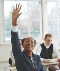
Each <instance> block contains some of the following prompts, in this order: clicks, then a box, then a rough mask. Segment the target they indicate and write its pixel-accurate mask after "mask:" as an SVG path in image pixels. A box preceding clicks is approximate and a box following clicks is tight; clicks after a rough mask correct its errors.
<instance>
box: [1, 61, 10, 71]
mask: <svg viewBox="0 0 60 71" xmlns="http://www.w3.org/2000/svg"><path fill="white" fill-rule="evenodd" d="M7 65H8V62H0V71H5V70H4V67H5V66H7ZM7 71H9V70H7Z"/></svg>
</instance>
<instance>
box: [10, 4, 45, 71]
mask: <svg viewBox="0 0 60 71" xmlns="http://www.w3.org/2000/svg"><path fill="white" fill-rule="evenodd" d="M20 10H21V5H20V4H16V9H14V10H13V12H12V31H11V43H12V52H13V55H14V58H15V64H16V68H17V71H44V70H43V66H42V63H41V60H40V56H38V55H35V54H33V52H32V51H33V49H34V47H35V43H34V39H33V38H32V37H27V38H26V39H25V41H24V44H23V48H24V51H23V52H22V51H21V49H20V43H19V37H18V29H17V28H18V24H17V19H18V17H19V16H20V15H21V13H20ZM13 28H14V29H15V30H14V29H13Z"/></svg>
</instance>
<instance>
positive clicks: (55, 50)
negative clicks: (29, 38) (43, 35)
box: [35, 43, 60, 59]
mask: <svg viewBox="0 0 60 71" xmlns="http://www.w3.org/2000/svg"><path fill="white" fill-rule="evenodd" d="M44 45H45V47H46V48H49V46H47V45H46V44H45V43H44ZM41 50H42V48H41V45H39V46H38V47H37V49H36V52H35V54H37V55H40V53H41ZM53 53H54V54H55V55H56V56H57V58H58V59H59V58H60V52H59V50H58V49H57V47H56V46H55V45H54V44H53Z"/></svg>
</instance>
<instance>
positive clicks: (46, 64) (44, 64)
mask: <svg viewBox="0 0 60 71" xmlns="http://www.w3.org/2000/svg"><path fill="white" fill-rule="evenodd" d="M42 65H43V66H44V70H45V71H49V70H48V68H49V66H50V65H53V66H54V65H59V62H50V63H42Z"/></svg>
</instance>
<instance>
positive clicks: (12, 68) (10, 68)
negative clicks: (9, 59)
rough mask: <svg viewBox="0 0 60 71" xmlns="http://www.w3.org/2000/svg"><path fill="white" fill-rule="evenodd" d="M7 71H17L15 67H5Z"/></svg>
mask: <svg viewBox="0 0 60 71" xmlns="http://www.w3.org/2000/svg"><path fill="white" fill-rule="evenodd" d="M6 69H9V70H10V71H12V70H15V71H17V70H16V67H15V66H14V67H10V66H5V67H4V70H5V71H6Z"/></svg>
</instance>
